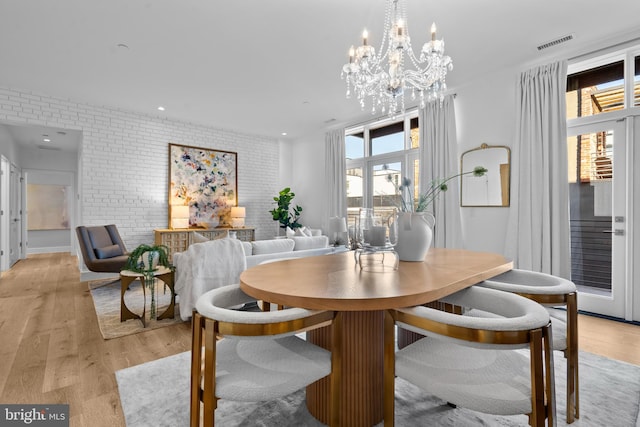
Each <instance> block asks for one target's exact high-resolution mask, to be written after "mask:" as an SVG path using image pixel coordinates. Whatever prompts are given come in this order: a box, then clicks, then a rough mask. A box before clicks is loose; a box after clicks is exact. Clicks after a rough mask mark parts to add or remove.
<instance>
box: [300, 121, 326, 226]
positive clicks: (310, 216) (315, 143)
mask: <svg viewBox="0 0 640 427" xmlns="http://www.w3.org/2000/svg"><path fill="white" fill-rule="evenodd" d="M291 151H292V153H293V164H292V167H291V170H292V171H293V178H292V182H291V190H292V191H293V192H294V193H296V197H295V199H294V202H295V204H298V205H300V206H302V209H303V212H302V216H301V217H300V223H301V224H302V225H305V226H307V227H311V228H323V229H324V234H327V228H326V227H327V222H328V211H327V208H326V202H325V186H326V182H325V174H324V171H325V159H324V156H325V152H324V133H317V134H314V135H309V136H307V137H306V138H304V139H299V140H297V141H295V142H293V143H291Z"/></svg>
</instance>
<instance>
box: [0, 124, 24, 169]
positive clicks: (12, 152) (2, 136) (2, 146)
mask: <svg viewBox="0 0 640 427" xmlns="http://www.w3.org/2000/svg"><path fill="white" fill-rule="evenodd" d="M0 155H2V156H4V157H6V158H7V159H8V160H9V162H11V163H13V164H15V165H17V166H20V164H19V163H18V145H17V144H16V143H15V141H14V140H13V138H12V137H11V135H9V131H8V130H7V128H6V127H4V125H3V124H2V123H0Z"/></svg>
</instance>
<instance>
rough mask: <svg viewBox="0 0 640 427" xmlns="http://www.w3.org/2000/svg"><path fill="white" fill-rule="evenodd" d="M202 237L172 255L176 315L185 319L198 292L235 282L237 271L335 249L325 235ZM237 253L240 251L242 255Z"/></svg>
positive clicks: (237, 277)
mask: <svg viewBox="0 0 640 427" xmlns="http://www.w3.org/2000/svg"><path fill="white" fill-rule="evenodd" d="M200 237H201V238H202V239H203V240H201V241H200V242H196V243H194V244H192V245H190V246H189V248H187V250H186V251H185V252H177V253H174V254H173V263H174V265H175V266H176V276H175V280H176V281H175V287H174V289H175V291H176V293H177V294H178V302H179V307H180V317H181V318H182V319H183V320H188V319H189V318H190V317H191V312H192V310H193V309H194V307H195V303H196V301H197V299H198V298H199V296H200V295H202V294H204V293H205V292H206V291H208V290H211V289H214V288H218V287H220V286H225V285H231V284H233V283H238V280H239V277H240V274H241V273H242V271H243V270H244V269H246V268H250V267H253V266H256V265H258V264H261V263H263V262H267V261H274V260H278V259H288V258H301V257H308V256H315V255H324V254H329V253H333V252H339V251H340V248H334V247H333V246H329V238H328V237H327V236H312V237H297V236H296V237H292V238H282V239H271V240H256V241H253V242H241V241H240V240H236V239H229V238H224V239H218V240H213V241H209V239H206V237H204V236H200ZM241 254H244V258H243V257H242V255H241Z"/></svg>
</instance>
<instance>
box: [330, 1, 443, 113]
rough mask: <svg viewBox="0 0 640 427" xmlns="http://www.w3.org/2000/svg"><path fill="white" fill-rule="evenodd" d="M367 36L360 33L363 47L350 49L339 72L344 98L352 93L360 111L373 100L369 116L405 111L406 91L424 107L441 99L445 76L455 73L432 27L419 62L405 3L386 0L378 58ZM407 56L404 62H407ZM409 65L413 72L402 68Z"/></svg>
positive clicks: (365, 32)
mask: <svg viewBox="0 0 640 427" xmlns="http://www.w3.org/2000/svg"><path fill="white" fill-rule="evenodd" d="M368 36H369V35H368V33H367V30H366V29H365V30H364V32H363V33H362V39H363V40H362V46H358V47H357V48H354V47H353V46H351V49H349V63H347V64H345V65H344V66H343V67H342V78H343V79H346V81H347V98H351V94H352V90H353V91H354V92H355V94H356V96H357V97H358V100H359V101H360V106H361V107H362V109H363V110H364V108H365V106H366V102H365V99H366V98H368V97H371V114H375V113H376V112H377V111H381V112H382V113H388V114H389V115H390V116H395V115H396V114H398V113H404V111H405V100H404V97H405V92H407V91H410V92H411V95H410V96H411V100H412V101H415V100H416V99H419V100H420V107H421V108H424V106H425V104H426V103H427V102H430V101H433V100H436V99H438V100H440V101H442V99H443V98H444V91H445V90H446V88H447V85H446V83H445V77H446V75H447V71H449V70H451V69H452V68H453V63H452V62H451V58H450V57H448V56H446V55H445V54H444V41H443V40H436V25H435V23H434V24H433V25H432V26H431V40H430V41H428V42H427V43H425V44H424V46H422V51H421V53H420V58H419V59H418V58H416V56H415V55H414V54H413V49H412V48H411V38H410V37H409V29H408V26H407V18H406V11H405V7H404V2H403V0H389V3H388V4H387V9H386V13H385V23H384V33H383V35H382V43H381V45H380V49H379V51H378V53H377V54H376V51H375V49H374V48H373V46H371V45H369V44H368V40H367V39H368ZM405 55H406V57H407V58H408V59H407V61H406V62H405ZM405 65H406V66H407V67H411V66H413V69H410V68H405Z"/></svg>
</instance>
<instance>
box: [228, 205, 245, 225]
mask: <svg viewBox="0 0 640 427" xmlns="http://www.w3.org/2000/svg"><path fill="white" fill-rule="evenodd" d="M246 216H247V213H246V210H245V208H243V207H239V206H233V207H232V208H231V226H232V227H234V228H239V227H244V218H245V217H246Z"/></svg>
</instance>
